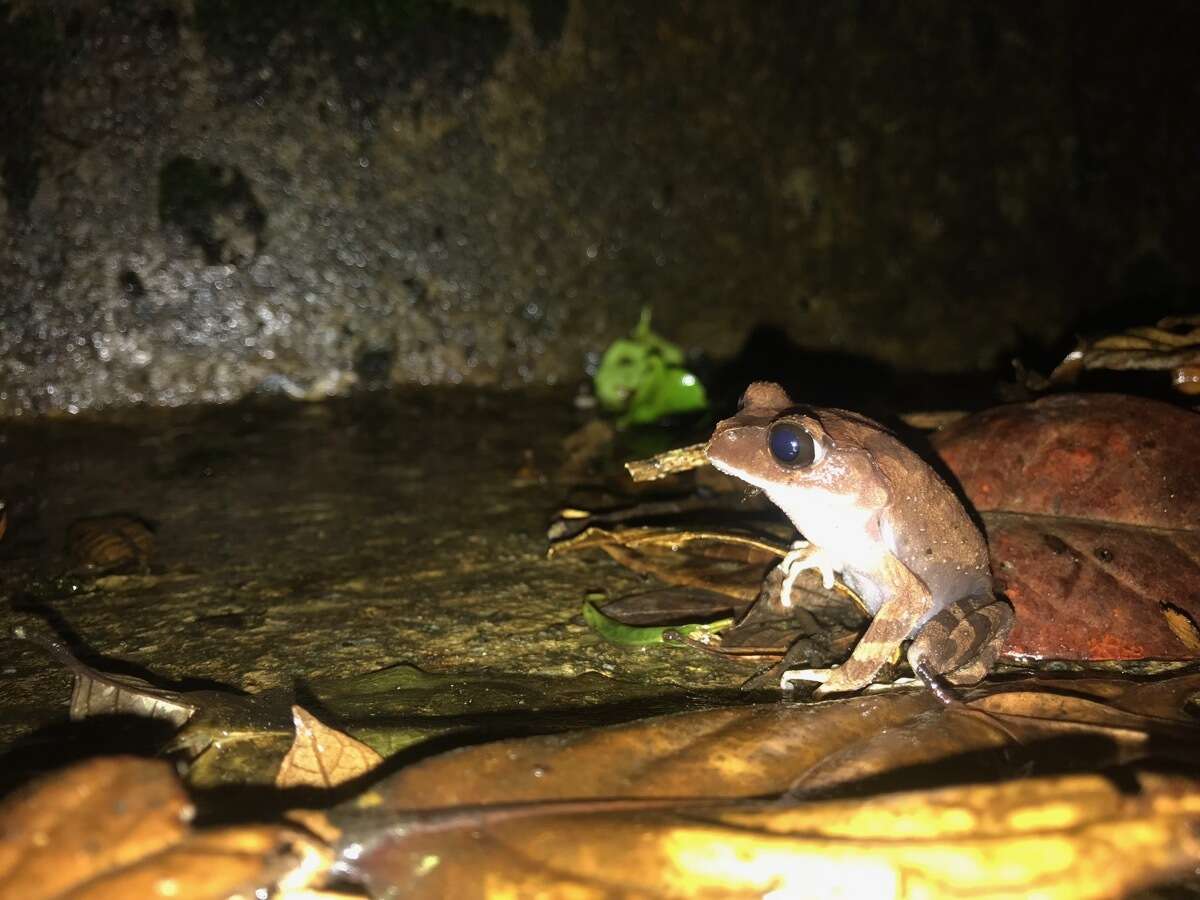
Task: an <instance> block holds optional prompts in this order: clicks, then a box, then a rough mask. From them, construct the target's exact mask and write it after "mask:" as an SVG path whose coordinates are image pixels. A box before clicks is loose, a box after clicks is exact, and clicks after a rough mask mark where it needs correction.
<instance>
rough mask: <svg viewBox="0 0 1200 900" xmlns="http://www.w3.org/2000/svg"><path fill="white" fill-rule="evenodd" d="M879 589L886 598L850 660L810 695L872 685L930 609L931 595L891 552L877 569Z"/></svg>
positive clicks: (838, 692) (855, 689) (833, 692)
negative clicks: (883, 592)
mask: <svg viewBox="0 0 1200 900" xmlns="http://www.w3.org/2000/svg"><path fill="white" fill-rule="evenodd" d="M878 575H879V577H880V582H881V584H880V587H883V588H884V589H885V590H886V593H887V596H888V599H887V600H886V601H885V602H884V604H883V605H882V606H881V607H880V608H879V612H877V613H875V618H873V619H872V620H871V624H870V625H869V626H867V630H866V632H865V633H864V634H863V636H862V638H861V639H860V640H859V642H858V644H857V645H856V646H855V647H854V652H853V653H851V654H850V658H849V659H848V660H846V662H844V663H843V664H842V665H841V666H839V667H838V668H836V669H834V670H833V672H832V673H831V674H830V676H829V680H828V681H826V682H825V683H824V684H823V685H821V686H820V687H819V688H817V690H816V691H815V692H814V694H813V696H818V697H819V696H822V695H824V694H840V693H845V692H847V691H857V690H861V689H862V688H864V687H866V686H867V685H868V684H871V682H873V681H874V680H875V676H876V675H878V674H879V670H880V669H882V668H883V667H884V665H886V664H887V663H889V662H891V661H892V660H893V659H895V658H897V656H898V655H899V652H900V645H901V644H903V643H904V642H905V641H906V640H908V638H909V636H910V635H911V634H912V633H913V630H914V629H915V628H916V627H917V623H918V622H920V621H921V620H922V619H924V618H925V617H926V616H927V615H928V614H929V612H930V610H931V608H932V606H933V595H932V594H930V592H929V588H928V587H926V585H925V582H923V581H922V580H921V579H920V578H918V577H917V576H916V575H914V574H913V573H912V572H911V571H910V570H909V568H908V567H907V566H906V565H904V563H902V562H900V560H898V559H897V558H896V557H895V556H892V555H891V554H890V553H889V554H888V555H887V556H885V557H884V559H883V561H882V564H881V566H880V567H879V572H878Z"/></svg>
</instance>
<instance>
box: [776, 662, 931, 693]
mask: <svg viewBox="0 0 1200 900" xmlns="http://www.w3.org/2000/svg"><path fill="white" fill-rule="evenodd" d="M837 671H838V670H837V669H836V668H833V669H788V670H787V671H786V672H784V673H783V674H782V675H780V676H779V688H780V690H783V691H785V692H787V691H794V690H795V689H796V688H797V687H800V686H802V685H806V684H815V685H817V686H818V687H817V695H818V696H820V695H822V694H824V693H834V691H826V689H825V687H824V686H825V685H826V684H828V683H829V681H830V679H832V678H833V677H834V676H835V675H836V674H837ZM920 684H921V680H920V679H919V678H891V679H889V680H884V681H880V682H876V683H874V684H869V685H867V686H866V688H864V690H865V691H872V692H873V691H876V690H878V691H890V690H895V689H897V688H910V687H914V686H917V685H920Z"/></svg>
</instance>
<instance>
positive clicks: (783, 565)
mask: <svg viewBox="0 0 1200 900" xmlns="http://www.w3.org/2000/svg"><path fill="white" fill-rule="evenodd" d="M779 568H780V569H781V570H782V571H783V585H782V587H780V589H779V602H780V603H781V604H782V605H783V606H785V607H786V606H791V605H792V588H793V587H794V586H795V584H796V579H797V578H799V577H800V573H801V572H806V571H808V570H809V569H819V570H820V572H821V581H822V583H823V584H824V585H825V590H827V591H828V590H832V588H833V566H832V564H831V561H830V559H829V554H827V553H825V551H823V550H822V549H821V548H820V547H814V546H813V545H812V544H810V543H809V542H808V541H796V542H795V543H794V544H792V549H791V550H789V551H788V552H787V553H786V554H785V555H784V557H783V559H782V560H781V561H780V563H779Z"/></svg>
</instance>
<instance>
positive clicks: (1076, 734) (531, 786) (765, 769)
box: [359, 675, 1200, 810]
mask: <svg viewBox="0 0 1200 900" xmlns="http://www.w3.org/2000/svg"><path fill="white" fill-rule="evenodd" d="M1197 691H1200V675H1190V676H1180V677H1177V678H1172V679H1165V680H1160V681H1157V682H1153V683H1147V684H1135V683H1130V682H1128V681H1120V680H1116V679H1112V680H1106V679H1058V680H1051V679H1036V680H1035V679H1030V680H1026V681H1021V682H1013V683H1009V684H1006V685H998V686H992V687H989V688H986V689H982V690H979V691H978V692H977V693H976V694H975V695H973V697H974V699H972V700H971V703H970V706H971V708H969V709H966V710H963V709H960V708H956V707H945V706H943V705H941V704H940V703H939V702H938V701H937V700H936V699H935V698H934V697H933V695H932V694H931V693H930V692H929V691H924V690H918V691H912V692H904V693H899V692H897V693H893V694H890V695H887V696H879V695H874V696H861V697H853V698H849V699H844V700H834V701H826V702H822V703H805V704H794V705H785V704H777V703H776V704H755V705H748V706H743V707H738V708H733V709H712V710H701V711H695V712H685V713H678V714H675V715H668V716H658V717H655V718H650V719H643V720H640V721H637V722H630V723H626V724H622V725H616V726H610V727H605V728H595V729H590V730H586V731H576V732H570V733H566V734H558V735H550V736H545V737H534V738H525V739H517V740H508V741H499V742H496V743H492V744H485V745H480V746H477V747H470V748H465V749H462V750H459V751H457V752H455V753H451V754H446V755H442V756H437V757H433V758H431V759H427V760H425V761H423V762H421V763H418V764H416V765H413V766H409V767H407V768H405V769H402V770H401V771H399V772H397V773H395V774H394V775H392V776H390V777H389V778H387V779H385V780H383V781H382V782H380V783H379V784H377V785H375V786H374V787H373V788H372V789H370V790H369V791H367V792H366V793H365V794H364V795H362V797H361V798H360V801H359V803H360V804H361V805H362V806H364V807H382V808H384V809H392V810H413V809H425V808H431V807H447V806H450V807H452V806H459V805H471V804H494V803H513V802H529V801H538V800H559V799H563V798H583V797H708V798H720V797H730V798H733V797H742V798H744V797H761V796H775V795H780V794H785V793H788V792H793V793H803V794H812V793H814V792H818V791H821V792H828V791H831V790H833V789H835V788H838V789H843V788H847V787H849V786H855V787H856V789H857V787H858V786H861V785H862V784H864V783H868V782H870V783H872V784H879V783H880V782H881V780H882V779H884V778H885V777H886V779H887V786H888V787H890V788H911V787H924V786H930V785H943V784H946V783H947V782H948V781H952V780H954V779H960V780H978V779H980V778H985V777H998V776H1005V775H1012V774H1014V773H1017V772H1022V773H1030V772H1034V771H1058V768H1056V767H1061V765H1062V763H1063V760H1064V758H1069V759H1071V760H1072V761H1073V762H1074V763H1075V764H1076V765H1078V761H1079V759H1083V760H1085V761H1086V764H1087V765H1089V766H1092V767H1099V766H1104V765H1112V764H1116V763H1125V762H1130V761H1134V760H1137V759H1140V758H1143V757H1145V756H1147V755H1149V754H1151V753H1153V754H1154V755H1156V756H1158V757H1159V758H1171V759H1188V758H1190V757H1191V756H1193V755H1194V754H1195V751H1196V747H1197V746H1198V745H1200V725H1197V724H1196V722H1195V721H1194V720H1193V719H1192V718H1191V717H1190V716H1189V715H1188V714H1187V713H1186V712H1185V711H1183V706H1184V704H1185V703H1186V702H1187V700H1188V698H1189V697H1191V696H1192V695H1194V694H1195V693H1196V692H1197ZM1014 736H1015V737H1016V738H1017V739H1019V741H1020V743H1017V742H1016V741H1014ZM1065 744H1069V745H1070V746H1072V747H1079V746H1086V748H1087V751H1088V752H1087V755H1086V756H1083V757H1078V756H1070V757H1064V755H1063V754H1062V753H1060V752H1059V751H1060V750H1062V749H1063V747H1064V745H1065Z"/></svg>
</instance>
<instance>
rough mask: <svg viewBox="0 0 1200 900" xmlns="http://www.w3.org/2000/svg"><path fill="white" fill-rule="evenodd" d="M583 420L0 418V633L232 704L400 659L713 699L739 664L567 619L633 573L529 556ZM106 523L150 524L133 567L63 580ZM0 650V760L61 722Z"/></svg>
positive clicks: (733, 678)
mask: <svg viewBox="0 0 1200 900" xmlns="http://www.w3.org/2000/svg"><path fill="white" fill-rule="evenodd" d="M585 420H586V417H585V415H584V414H582V413H579V412H577V411H576V410H575V409H574V408H573V404H572V402H571V397H570V395H569V394H568V393H567V392H565V391H561V390H554V391H551V390H538V391H525V392H498V391H481V390H478V389H448V388H438V389H425V390H414V391H411V392H403V393H387V394H368V395H363V396H361V397H357V398H351V399H347V400H340V401H332V402H324V403H307V404H306V403H292V402H283V401H278V400H270V401H264V402H259V401H255V402H251V403H243V404H239V405H236V406H223V407H207V408H187V409H176V410H161V409H160V410H142V411H133V412H123V413H120V414H116V415H111V416H108V417H97V416H93V417H78V416H77V417H72V418H65V419H38V420H12V421H9V422H6V423H4V424H3V425H2V426H0V454H2V455H0V463H2V468H0V490H2V491H3V498H4V500H5V501H6V503H7V508H8V513H9V523H8V531H7V534H6V535H5V536H4V538H3V540H2V541H0V590H2V591H3V598H4V602H3V604H2V606H0V624H2V625H3V627H4V632H5V634H7V632H8V631H9V629H10V628H11V627H12V625H13V624H15V623H17V622H21V621H28V620H29V618H30V617H34V618H38V619H41V620H42V621H44V622H47V623H49V624H50V626H52V627H53V628H54V629H55V630H56V631H57V632H58V633H59V635H60V636H61V637H63V638H64V639H65V640H66V641H67V643H68V645H69V646H71V648H72V649H73V650H74V651H75V652H76V653H77V654H79V655H80V656H81V657H83V658H85V659H87V660H88V661H89V662H91V663H92V664H94V665H96V666H97V667H99V668H106V669H108V670H110V671H111V670H121V671H126V672H135V673H140V674H142V675H143V676H144V677H147V676H148V677H152V678H155V679H157V680H159V681H160V682H163V683H168V684H177V685H178V684H182V685H184V686H187V685H201V684H202V685H204V686H208V687H211V686H218V687H225V688H230V689H234V690H241V691H248V692H252V693H254V692H261V691H264V690H267V689H272V688H287V687H288V686H290V685H292V684H295V683H297V682H298V681H306V680H312V679H338V678H350V677H353V676H358V675H362V674H363V673H367V672H372V671H376V670H379V669H383V668H385V667H388V666H395V665H398V664H408V665H412V666H416V667H418V668H420V669H422V670H425V671H428V672H433V673H450V672H453V673H472V674H474V675H486V674H487V673H519V674H536V675H548V676H559V677H562V678H564V679H566V678H569V677H571V676H576V675H580V674H582V673H586V672H595V673H600V674H602V675H605V676H611V677H615V678H619V679H622V680H629V681H633V682H637V683H641V684H653V685H662V686H663V688H664V692H667V691H669V690H671V689H673V688H672V686H686V687H688V688H689V689H699V690H701V691H704V690H712V691H714V692H717V693H723V694H725V693H728V692H729V691H731V690H732V689H734V688H736V686H737V685H738V684H740V683H741V682H742V681H743V680H744V679H745V678H746V677H747V676H748V675H749V674H751V673H752V672H753V667H749V668H748V667H747V664H746V663H744V662H741V663H739V662H734V661H729V660H722V659H719V658H716V657H713V656H711V655H707V654H703V653H699V652H694V651H686V650H679V649H673V648H651V649H642V650H628V649H623V648H619V647H615V646H612V645H610V644H607V643H605V642H604V641H603V640H602V639H601V638H600V637H599V636H597V635H596V634H595V633H593V632H592V631H590V630H589V629H588V628H587V627H586V626H585V625H584V624H583V622H582V619H581V618H580V616H579V610H580V606H581V602H582V600H583V599H584V597H585V595H587V594H588V593H589V592H593V591H603V592H605V593H606V594H608V595H609V596H619V595H621V594H622V593H627V592H631V591H634V590H639V589H644V588H645V584H644V583H643V582H642V581H641V580H640V579H639V578H638V577H637V576H635V575H632V574H631V573H629V572H628V571H627V570H625V569H623V568H621V567H619V566H618V565H617V564H615V563H613V562H611V561H610V560H608V559H607V557H603V556H601V555H599V554H596V555H579V556H568V557H564V558H557V559H553V560H550V559H547V557H546V546H547V545H546V537H545V535H546V527H547V525H548V523H549V521H550V520H551V518H552V516H553V514H554V512H555V510H556V509H557V508H558V507H559V506H560V505H561V504H562V502H563V500H564V498H565V497H567V496H568V495H569V494H570V493H571V491H572V490H574V489H576V488H578V487H579V484H578V483H577V482H575V481H566V480H564V479H563V478H560V477H558V475H557V473H558V472H559V467H560V465H561V462H562V459H563V440H564V438H565V437H566V436H567V435H569V434H570V433H572V432H573V431H575V430H576V429H578V428H579V427H580V426H581V425H582V424H583V423H584V422H585ZM615 462H616V461H615V459H614V465H615ZM117 513H124V514H130V515H134V516H137V517H139V518H141V519H143V520H144V521H146V522H147V523H149V524H150V525H151V527H152V528H153V531H154V553H153V556H152V558H151V560H150V563H149V565H148V567H146V568H144V569H142V570H134V571H126V572H122V573H116V574H113V573H108V574H106V573H100V572H90V571H86V570H82V569H81V568H80V567H79V565H78V563H77V562H76V561H74V560H73V559H71V558H70V557H69V556H68V554H67V553H66V550H65V536H66V533H67V530H68V528H69V526H70V525H71V523H73V522H75V521H78V520H79V519H82V518H87V517H93V516H105V515H110V514H117ZM0 646H2V647H3V651H2V652H3V656H2V662H0V758H2V756H3V754H4V752H5V751H6V750H9V749H10V748H12V747H13V746H14V745H15V744H18V743H19V742H22V741H28V739H29V737H30V735H32V734H34V733H35V732H38V731H39V730H43V731H44V730H45V729H46V728H48V727H51V728H52V727H57V726H56V723H61V722H62V721H63V720H64V719H65V717H66V705H67V701H68V699H69V696H70V690H71V679H70V677H69V676H68V674H67V673H66V672H64V671H62V670H60V669H58V668H57V667H55V666H54V665H53V664H51V663H50V662H49V661H48V659H47V657H46V656H45V655H44V654H43V653H42V652H41V651H40V650H39V649H37V648H34V647H31V646H29V645H26V644H21V643H17V642H15V641H5V642H4V643H3V644H0ZM19 776H20V773H16V772H9V773H8V775H7V778H6V781H11V780H13V779H14V778H16V779H18V780H19Z"/></svg>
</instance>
